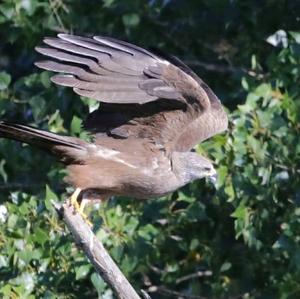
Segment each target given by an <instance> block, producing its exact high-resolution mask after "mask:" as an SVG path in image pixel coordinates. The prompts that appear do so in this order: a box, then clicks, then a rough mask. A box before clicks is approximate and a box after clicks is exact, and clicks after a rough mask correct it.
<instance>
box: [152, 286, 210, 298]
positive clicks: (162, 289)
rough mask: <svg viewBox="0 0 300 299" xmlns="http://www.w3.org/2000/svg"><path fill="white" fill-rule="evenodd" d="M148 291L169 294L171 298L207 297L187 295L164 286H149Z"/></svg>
mask: <svg viewBox="0 0 300 299" xmlns="http://www.w3.org/2000/svg"><path fill="white" fill-rule="evenodd" d="M148 292H149V293H159V294H162V295H166V296H170V297H173V298H180V299H207V297H203V296H198V295H188V294H183V293H180V292H176V291H172V290H170V289H168V288H166V287H164V286H151V287H150V288H148Z"/></svg>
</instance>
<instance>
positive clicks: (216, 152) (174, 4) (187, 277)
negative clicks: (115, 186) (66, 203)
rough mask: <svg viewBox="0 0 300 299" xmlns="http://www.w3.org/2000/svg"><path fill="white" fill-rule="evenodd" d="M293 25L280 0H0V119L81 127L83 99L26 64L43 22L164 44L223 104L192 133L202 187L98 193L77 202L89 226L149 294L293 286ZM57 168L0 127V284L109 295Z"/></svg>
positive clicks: (299, 33) (292, 293) (296, 208)
mask: <svg viewBox="0 0 300 299" xmlns="http://www.w3.org/2000/svg"><path fill="white" fill-rule="evenodd" d="M299 25H300V3H299V1H288V0H265V1H253V0H251V1H250V0H246V1H236V0H232V1H229V0H201V1H199V0H190V1H184V0H161V1H158V0H149V1H139V0H128V1H118V0H103V1H97V0H89V1H79V0H73V1H71V0H67V1H62V0H49V1H45V0H3V1H2V2H1V3H0V40H1V43H0V119H5V120H10V121H15V122H19V123H25V124H29V125H33V126H38V127H39V128H42V129H47V130H50V131H52V132H56V133H60V134H70V135H73V136H81V137H83V138H84V137H85V134H86V133H85V132H83V131H82V130H81V123H82V120H84V117H85V115H86V114H87V112H88V111H89V110H91V109H93V108H94V107H95V105H97V103H96V102H94V101H92V100H90V99H87V98H80V97H79V96H77V95H75V94H74V93H73V92H72V91H71V90H69V89H65V88H60V87H57V86H55V85H54V84H52V83H51V82H50V80H49V76H50V74H49V73H48V72H41V71H40V70H38V69H37V68H36V67H34V65H33V63H34V61H37V60H38V59H39V56H38V54H37V53H36V52H35V51H34V47H35V46H37V45H40V44H41V41H42V38H43V37H44V36H55V35H56V34H57V33H59V32H68V33H76V34H81V35H87V36H91V35H106V36H112V37H115V38H120V39H123V40H127V41H130V42H132V43H135V44H138V45H140V46H143V47H146V48H151V47H155V48H158V49H160V50H162V51H166V52H168V53H172V54H174V55H176V56H178V57H179V58H181V59H182V60H183V61H184V62H186V63H187V64H188V65H189V66H191V67H192V68H193V69H194V70H195V72H196V73H197V74H198V75H199V76H200V77H201V78H202V79H203V80H204V81H205V82H206V83H208V84H209V85H210V86H211V88H212V89H213V90H214V91H215V93H216V94H217V95H218V97H219V98H220V99H221V101H222V103H223V104H224V105H225V106H226V107H227V109H228V113H229V117H230V127H229V130H228V131H227V132H226V133H225V134H221V135H218V136H216V137H214V138H212V139H210V140H208V141H206V142H205V143H203V144H201V145H199V146H198V147H197V151H199V152H201V153H202V152H206V153H208V156H209V158H211V159H213V160H214V161H215V167H216V169H217V171H218V174H219V178H218V181H217V185H216V188H214V187H213V186H212V185H211V184H210V183H209V182H206V181H205V180H201V181H197V182H195V183H193V184H190V185H188V186H186V187H184V188H182V189H181V190H179V191H177V192H175V193H174V194H171V195H169V196H166V197H164V198H159V199H153V200H148V201H137V200H132V199H130V198H112V199H111V200H109V201H108V202H105V203H102V204H101V205H100V206H99V205H98V206H95V207H92V208H90V209H89V213H90V217H91V218H92V219H93V222H94V223H95V227H94V229H95V231H96V232H97V236H98V237H99V238H100V239H101V240H102V241H103V242H104V244H105V246H106V247H107V248H108V249H109V252H110V253H111V255H112V256H113V258H114V259H115V261H116V262H117V264H118V265H119V266H120V268H121V269H122V271H123V272H124V273H125V274H126V276H127V277H128V279H129V281H130V282H131V283H132V284H133V285H134V287H135V288H136V289H145V290H147V291H148V292H149V294H150V295H151V297H152V298H153V299H155V298H282V299H287V298H289V299H290V298H299V297H300V284H299V281H300V221H299V216H300V142H299V135H300V125H299V123H300V101H299V100H300V87H299V86H300V85H299V82H300V26H299ZM64 175H65V173H64V170H63V169H62V167H61V166H60V165H59V163H57V162H56V161H55V160H54V158H52V157H51V156H47V155H45V154H44V153H43V152H41V151H39V150H38V149H35V148H31V147H29V146H26V145H23V144H20V143H16V142H13V141H10V140H5V139H1V140H0V190H1V192H0V201H1V205H0V225H1V228H0V296H1V298H26V299H27V298H28V299H34V298H45V299H46V298H47V299H52V298H97V296H98V297H99V298H106V299H109V298H113V296H112V294H111V291H110V290H109V288H108V287H107V286H106V285H105V283H104V282H103V281H102V279H101V278H100V277H99V276H98V275H97V274H96V273H95V271H94V269H93V268H92V266H91V265H90V264H89V262H88V261H87V259H86V258H85V257H84V256H83V255H82V253H81V252H80V250H77V248H76V246H75V245H74V243H73V242H72V238H71V236H69V233H68V231H67V230H66V229H65V227H64V225H63V223H62V222H61V221H60V220H59V219H58V218H57V215H56V212H55V211H54V209H53V206H52V201H53V200H57V201H60V200H63V199H65V198H66V197H67V194H68V192H70V191H71V190H70V187H68V186H67V185H66V184H65V183H64V181H63V178H64ZM179 294H181V295H179ZM180 296H181V297H180ZM184 296H186V297H184ZM193 296H194V297H193Z"/></svg>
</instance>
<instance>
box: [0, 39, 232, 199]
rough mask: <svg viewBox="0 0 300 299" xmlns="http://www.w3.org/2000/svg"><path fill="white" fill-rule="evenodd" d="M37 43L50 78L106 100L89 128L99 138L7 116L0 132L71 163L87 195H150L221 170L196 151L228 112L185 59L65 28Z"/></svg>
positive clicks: (74, 180) (222, 126)
mask: <svg viewBox="0 0 300 299" xmlns="http://www.w3.org/2000/svg"><path fill="white" fill-rule="evenodd" d="M44 43H45V44H46V45H47V47H38V48H36V50H37V51H38V52H39V53H41V54H43V55H45V56H48V57H50V60H46V61H41V62H37V63H36V65H37V66H38V67H40V68H42V69H45V70H50V71H54V72H58V73H60V74H58V75H55V76H53V77H52V78H51V80H52V81H53V82H54V83H56V84H59V85H62V86H69V87H72V88H73V90H74V91H75V93H77V94H79V95H81V96H84V97H89V98H92V99H95V100H97V101H100V102H101V105H100V107H99V109H98V110H96V111H94V112H93V113H91V114H89V116H88V118H87V120H86V122H85V125H84V127H85V129H86V130H87V131H89V132H90V133H91V135H92V137H93V141H92V142H86V141H83V140H81V139H79V138H74V137H68V136H60V135H57V134H54V133H50V132H45V131H42V130H39V129H35V128H32V127H28V126H24V125H19V124H13V123H8V122H6V121H1V122H0V136H1V137H4V138H11V139H15V140H18V141H21V142H25V143H29V144H33V145H36V146H39V147H41V148H43V149H45V150H47V151H49V152H51V153H53V154H54V155H56V156H57V157H58V159H59V160H60V161H61V162H63V163H65V164H66V165H67V170H68V178H67V179H68V181H69V182H70V183H71V184H72V185H73V186H74V187H75V188H76V191H75V193H74V194H73V197H72V198H73V203H74V204H75V200H76V199H77V196H78V195H79V194H81V196H83V197H84V198H101V199H103V198H107V197H110V196H112V195H126V196H130V197H134V198H141V199H146V198H151V197H158V196H162V195H165V194H168V193H170V192H172V191H174V190H176V189H178V188H180V187H182V186H184V185H186V184H188V183H189V182H192V181H194V180H196V179H201V178H203V177H214V176H215V175H216V171H215V169H214V167H213V165H212V163H211V162H210V161H209V160H208V159H206V158H205V157H203V156H200V155H199V154H197V153H196V152H193V151H192V149H193V147H194V146H195V145H196V144H198V143H200V142H201V141H203V140H205V139H207V138H209V137H211V136H213V135H215V134H217V133H220V132H222V131H224V130H226V128H227V123H228V120H227V115H226V113H225V112H224V110H223V107H222V105H221V103H220V101H219V99H218V98H217V96H216V95H215V94H214V93H213V92H212V90H211V89H210V88H209V87H208V86H207V85H206V84H205V83H204V82H203V81H202V80H201V79H200V78H199V77H198V76H197V75H196V74H195V73H194V72H193V71H192V70H191V69H190V68H189V67H187V66H186V65H185V64H184V63H183V62H181V61H180V60H179V59H178V58H176V57H174V56H171V55H166V54H159V55H157V54H155V53H152V52H149V51H147V50H145V49H143V48H140V47H138V46H135V45H132V44H129V43H127V42H124V41H120V40H116V39H112V38H108V37H100V36H95V37H93V38H85V37H79V36H75V35H68V34H59V35H58V38H45V39H44Z"/></svg>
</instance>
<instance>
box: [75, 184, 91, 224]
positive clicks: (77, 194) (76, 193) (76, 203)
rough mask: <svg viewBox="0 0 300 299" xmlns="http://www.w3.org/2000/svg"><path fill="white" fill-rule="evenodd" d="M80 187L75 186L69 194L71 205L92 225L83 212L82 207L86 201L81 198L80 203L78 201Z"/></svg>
mask: <svg viewBox="0 0 300 299" xmlns="http://www.w3.org/2000/svg"><path fill="white" fill-rule="evenodd" d="M81 191H82V190H81V189H80V188H76V190H75V191H74V193H73V194H72V195H71V205H72V206H73V207H74V209H75V211H77V212H78V213H79V214H80V215H81V217H82V218H83V219H84V220H85V221H86V222H87V223H88V224H89V225H90V226H91V227H92V226H93V225H92V223H91V222H90V221H89V219H88V216H87V215H86V214H85V213H84V208H85V206H86V204H87V202H88V200H86V199H82V200H81V201H80V203H79V202H78V197H79V195H80V193H81Z"/></svg>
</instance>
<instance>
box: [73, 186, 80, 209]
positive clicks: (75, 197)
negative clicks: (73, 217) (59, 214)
mask: <svg viewBox="0 0 300 299" xmlns="http://www.w3.org/2000/svg"><path fill="white" fill-rule="evenodd" d="M80 192H81V189H80V188H76V190H75V191H74V192H73V194H72V195H71V205H72V206H73V207H74V209H75V210H76V211H79V210H80V204H79V203H78V196H79V195H80Z"/></svg>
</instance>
